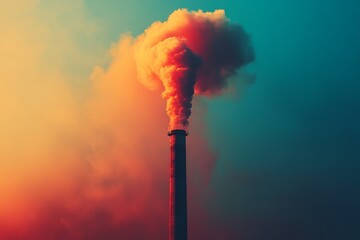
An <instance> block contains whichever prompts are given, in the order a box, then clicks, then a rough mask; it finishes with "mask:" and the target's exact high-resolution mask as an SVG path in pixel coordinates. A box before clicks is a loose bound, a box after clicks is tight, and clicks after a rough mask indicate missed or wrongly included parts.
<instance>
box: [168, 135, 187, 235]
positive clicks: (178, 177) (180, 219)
mask: <svg viewBox="0 0 360 240" xmlns="http://www.w3.org/2000/svg"><path fill="white" fill-rule="evenodd" d="M168 135H169V136H170V189H169V190H170V195H169V197H170V206H169V207H170V213H169V240H187V203H186V201H187V200H186V136H187V133H186V131H185V130H179V129H176V130H171V131H169V133H168Z"/></svg>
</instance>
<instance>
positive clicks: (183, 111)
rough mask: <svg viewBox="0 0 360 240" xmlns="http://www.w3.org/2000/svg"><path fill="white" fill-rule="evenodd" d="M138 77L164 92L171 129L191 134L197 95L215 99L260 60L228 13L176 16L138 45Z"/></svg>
mask: <svg viewBox="0 0 360 240" xmlns="http://www.w3.org/2000/svg"><path fill="white" fill-rule="evenodd" d="M134 49H135V60H136V64H137V72H138V77H139V78H140V80H141V81H142V82H143V83H144V84H145V85H146V86H148V87H149V88H150V89H157V88H159V87H161V83H162V85H163V87H164V91H163V93H162V97H163V98H164V99H166V100H167V108H166V110H167V114H168V116H169V118H170V123H169V128H170V129H172V128H178V127H181V128H186V127H187V126H188V124H189V121H188V118H189V116H190V114H191V106H192V105H191V101H192V98H193V95H194V92H195V94H197V95H205V96H213V95H216V94H220V93H221V92H222V90H223V89H224V88H225V87H226V86H227V79H228V78H229V77H231V76H233V75H234V74H235V73H236V70H237V69H239V68H240V67H242V66H245V65H246V64H248V63H250V62H252V61H253V60H254V58H255V57H254V51H253V48H252V47H251V44H250V39H249V36H248V35H247V33H246V32H245V31H244V30H243V28H242V27H241V26H240V25H238V24H234V23H231V22H230V21H229V19H227V18H226V16H225V12H224V10H216V11H214V12H203V11H201V10H199V11H197V12H194V11H192V12H189V11H188V10H186V9H179V10H177V11H174V12H173V13H172V14H171V15H170V16H169V18H168V20H167V21H165V22H155V23H153V24H152V25H151V26H150V27H149V28H148V29H146V30H145V32H144V33H143V34H142V35H140V36H139V37H138V38H137V39H136V41H135V44H134Z"/></svg>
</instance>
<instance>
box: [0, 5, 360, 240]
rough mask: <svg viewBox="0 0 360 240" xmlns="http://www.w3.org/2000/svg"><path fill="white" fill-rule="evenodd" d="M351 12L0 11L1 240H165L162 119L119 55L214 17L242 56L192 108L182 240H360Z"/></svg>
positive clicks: (355, 36)
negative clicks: (222, 20) (177, 24)
mask: <svg viewBox="0 0 360 240" xmlns="http://www.w3.org/2000/svg"><path fill="white" fill-rule="evenodd" d="M359 7H360V6H359V3H356V1H351V0H347V1H336V0H334V1H321V0H318V1H297V0H296V1H291V2H289V1H285V0H277V1H271V2H270V1H260V0H258V1H250V0H246V1H188V0H186V1H185V0H183V1H179V0H175V1H169V2H166V3H165V2H164V1H160V0H156V1H155V0H152V1H140V0H131V1H128V0H121V1H116V0H108V1H95V0H75V1H70V0H65V1H55V0H50V1H44V0H15V1H11V2H10V1H1V2H0V34H1V35H0V36H1V37H0V52H1V53H2V54H1V57H0V64H1V66H2V70H1V71H0V192H1V195H0V238H1V239H4V240H10V239H11V240H13V239H15V240H16V239H29V240H33V239H34V240H35V239H49V240H58V239H59V240H60V239H71V240H72V239H74V240H82V239H87V240H98V239H101V240H112V239H132V240H137V239H144V240H146V239H159V240H162V239H164V240H165V239H167V214H168V213H167V210H168V205H167V200H168V192H167V191H168V163H169V162H168V157H169V149H168V148H169V146H168V141H169V139H168V137H167V135H166V132H167V125H168V117H167V116H166V111H165V101H164V100H163V99H162V98H161V91H149V90H148V89H147V88H146V87H145V86H143V85H142V84H141V82H140V81H138V79H137V73H136V64H135V62H134V56H133V52H132V51H131V46H132V42H133V41H134V38H136V36H138V35H140V34H141V33H142V32H143V31H144V30H145V29H146V28H147V27H149V26H150V25H151V24H152V23H153V22H154V21H165V20H166V19H167V17H168V16H169V15H170V14H171V13H172V12H173V11H174V10H176V9H179V8H187V9H189V10H194V11H197V10H199V9H202V10H204V11H214V10H216V9H224V10H225V13H226V16H227V17H228V18H229V19H230V20H231V21H232V22H234V23H237V24H241V25H242V27H243V28H244V29H245V31H246V32H247V33H248V34H249V35H250V37H251V41H252V45H253V48H254V50H255V55H256V59H255V61H254V62H253V63H251V64H249V65H248V66H247V67H246V69H244V72H239V73H238V75H237V76H235V77H233V79H231V82H232V83H231V85H230V86H229V91H226V92H225V94H223V95H221V96H217V97H211V98H208V97H195V98H194V100H193V103H194V105H193V108H192V115H191V116H190V125H189V132H190V134H189V136H188V138H187V141H188V142H187V144H188V145H187V147H188V152H187V157H188V159H187V160H188V193H189V195H188V204H189V209H188V211H189V219H188V223H189V239H209V240H224V239H226V240H233V239H234V240H238V239H241V240H258V239H259V240H260V239H261V240H262V239H267V240H273V239H274V240H275V239H295V240H297V239H299V240H302V239H307V240H313V239H314V240H318V239H327V240H332V239H348V240H352V239H359V238H360V230H359V228H358V226H359V224H360V220H359V217H358V216H359V214H360V207H359V204H358V203H359V201H360V188H359V186H360V177H359V175H358V169H359V168H360V164H359V162H358V160H359V159H360V146H359V142H360V141H359V138H360V127H359V124H358V123H359V122H360V114H359V110H358V109H359V107H360V95H359V90H360V83H359V82H358V80H359V79H360V68H359V62H360V46H359V42H360V32H359V31H358V30H357V28H356V23H358V22H359V21H360V16H359V14H358V13H357V9H358V8H359ZM249 75H250V76H251V78H254V76H255V81H254V82H253V83H252V84H250V85H248V86H246V87H244V86H243V84H242V81H241V79H242V78H244V76H245V78H246V77H247V76H249ZM234 89H236V90H234Z"/></svg>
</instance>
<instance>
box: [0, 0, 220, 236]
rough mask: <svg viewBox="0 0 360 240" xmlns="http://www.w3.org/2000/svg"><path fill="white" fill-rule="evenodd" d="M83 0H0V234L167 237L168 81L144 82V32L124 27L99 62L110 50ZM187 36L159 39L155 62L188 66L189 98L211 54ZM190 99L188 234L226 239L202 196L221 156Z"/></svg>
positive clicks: (184, 71) (184, 75) (182, 76)
mask: <svg viewBox="0 0 360 240" xmlns="http://www.w3.org/2000/svg"><path fill="white" fill-rule="evenodd" d="M83 10H84V9H83V3H82V1H80V0H78V1H73V0H71V1H70V0H66V1H61V2H56V3H55V2H51V4H49V5H46V3H45V1H37V0H33V1H32V0H29V1H26V4H25V3H23V1H21V0H14V1H11V2H10V1H9V2H0V12H1V14H0V15H1V20H2V21H0V32H1V33H4V34H1V36H2V37H1V38H0V52H3V53H4V54H3V55H2V57H1V58H0V64H1V66H2V69H1V71H0V135H1V137H0V192H1V194H0V239H2V240H23V239H27V240H38V239H47V240H64V239H69V240H84V239H86V240H99V239H104V240H105V239H106V240H110V239H131V240H150V239H159V240H164V239H167V216H168V214H167V212H168V208H167V206H168V156H169V152H168V138H167V136H166V126H167V123H168V120H167V117H166V114H164V108H165V103H164V101H163V100H162V99H161V98H160V97H159V93H160V91H149V90H148V89H147V88H146V87H144V85H143V84H141V82H140V81H138V80H137V76H138V74H139V73H138V72H137V70H138V62H137V60H138V57H136V56H135V53H136V54H138V52H137V51H134V42H135V44H136V46H137V47H138V45H137V42H138V41H139V39H140V38H141V37H140V38H139V39H137V40H134V38H133V37H131V36H123V37H121V39H120V40H119V41H118V43H116V44H115V45H114V47H112V48H111V59H110V61H109V62H108V65H107V67H106V68H105V67H100V66H98V67H95V68H93V66H94V65H96V64H98V63H99V62H101V63H102V62H105V60H103V59H102V58H101V57H99V55H100V56H101V52H103V51H105V50H104V49H99V48H98V47H97V46H98V42H97V41H96V40H97V38H96V36H97V34H99V33H98V32H97V26H96V23H94V22H93V21H91V20H90V19H88V18H87V17H86V14H84V11H83ZM180 12H184V11H183V10H181V11H180ZM189 14H190V13H189ZM190 15H194V13H191V14H190ZM195 15H196V14H195ZM24 19H26V21H24ZM60 19H61V21H60ZM45 20H46V21H45ZM74 23H76V24H74ZM155 25H156V24H155ZM59 42H61V44H59ZM84 42H86V44H85V45H86V47H83V46H84ZM189 44H190V42H189ZM189 44H188V42H186V41H182V40H181V39H180V38H167V40H166V41H164V43H163V44H160V45H159V46H158V47H156V48H154V49H157V51H160V50H161V51H162V49H160V48H166V50H165V52H167V53H168V54H165V55H164V56H165V59H157V60H156V62H157V63H158V64H160V65H161V64H163V63H164V62H168V61H170V62H171V61H172V63H171V64H172V65H173V66H174V68H180V69H181V70H179V72H178V74H179V79H182V80H183V81H185V80H186V81H187V84H186V88H190V87H191V88H190V90H189V92H187V90H186V91H185V90H184V91H183V92H184V95H183V97H184V98H187V99H186V101H185V102H186V103H187V104H190V103H191V97H188V96H190V95H191V96H192V93H191V91H195V92H196V91H198V90H197V87H196V84H198V83H199V81H200V80H199V79H200V78H199V76H200V75H199V74H200V72H201V69H202V68H203V67H204V66H205V64H210V63H206V62H205V61H204V59H203V58H202V57H201V56H200V54H199V53H197V52H196V51H195V49H197V48H194V47H192V45H191V44H190V45H189ZM193 44H194V43H193ZM89 49H90V50H89ZM204 51H205V50H204ZM175 53H177V54H175ZM174 54H175V55H176V57H174V58H173V60H170V59H167V58H169V57H170V56H174ZM153 62H155V61H153ZM182 68H186V69H182ZM165 70H166V68H164V69H163V70H162V71H164V73H163V74H164V75H166V74H172V73H171V72H170V73H168V72H166V71H165ZM194 76H196V79H195V77H194ZM142 80H144V79H143V78H142ZM151 80H152V79H151ZM195 80H196V81H195ZM152 82H153V83H154V84H159V83H160V84H161V82H160V81H159V82H157V81H152ZM148 84H150V82H149V83H148ZM194 84H195V85H194ZM180 86H183V85H180ZM191 89H193V90H191ZM209 89H210V88H209ZM211 89H213V90H214V88H211ZM219 90H220V88H219ZM220 91H221V90H220ZM203 92H204V93H205V92H206V91H203ZM210 92H211V93H212V94H213V92H212V91H210V90H209V93H210ZM216 92H218V90H217V91H216ZM171 94H173V93H172V92H171V91H170V92H167V93H166V95H167V96H169V97H171V96H172V95H171ZM175 100H176V99H175ZM182 103H183V102H179V104H182ZM194 104H195V105H196V106H195V107H194V111H195V114H194V117H193V119H192V124H193V126H194V129H193V130H192V133H191V138H189V139H188V140H189V141H188V142H189V148H188V153H189V158H188V159H189V162H188V167H189V172H188V173H189V174H188V179H189V189H188V191H189V198H190V199H192V200H191V201H189V210H190V211H189V232H190V234H191V236H193V237H194V238H195V239H200V238H204V237H205V238H206V239H218V238H217V237H216V235H214V234H213V233H214V231H215V229H216V228H213V227H212V224H213V223H212V220H211V216H210V215H209V213H208V210H207V208H206V207H205V206H204V202H205V201H206V199H208V194H207V192H208V189H207V186H209V183H210V182H211V177H210V176H211V171H212V169H213V167H214V164H215V159H216V155H215V154H214V152H213V151H211V149H210V147H209V145H208V141H207V140H206V137H205V131H206V128H205V126H204V119H203V118H204V115H205V110H204V109H205V107H204V106H203V105H202V103H201V101H200V100H198V99H197V100H196V101H194ZM139 109H141V111H140V110H139ZM182 111H184V114H185V113H186V111H187V110H185V109H184V110H182ZM188 114H190V112H188ZM176 121H180V120H176ZM181 124H183V123H181ZM212 229H213V230H212Z"/></svg>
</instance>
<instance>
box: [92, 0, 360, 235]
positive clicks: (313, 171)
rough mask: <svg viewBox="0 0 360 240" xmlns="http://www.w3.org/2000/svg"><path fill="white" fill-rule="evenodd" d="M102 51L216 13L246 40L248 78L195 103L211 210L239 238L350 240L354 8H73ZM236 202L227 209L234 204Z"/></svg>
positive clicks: (304, 4)
mask: <svg viewBox="0 0 360 240" xmlns="http://www.w3.org/2000/svg"><path fill="white" fill-rule="evenodd" d="M85 5H86V9H87V11H88V12H87V14H89V15H90V16H91V17H94V18H96V19H97V20H98V21H99V23H100V24H102V25H103V26H104V29H106V30H105V32H104V33H103V34H104V35H103V39H102V40H101V44H102V45H103V47H104V48H107V47H108V46H109V44H110V43H111V42H115V41H117V39H118V37H119V35H120V34H122V33H125V32H131V33H132V34H133V35H138V34H139V33H141V32H142V31H143V30H144V29H145V28H146V27H147V26H148V25H149V24H150V23H151V22H153V21H155V20H165V19H166V17H167V16H168V15H169V14H170V13H171V12H172V11H173V10H175V9H177V8H188V9H190V10H198V9H203V10H205V11H213V10H215V9H219V8H222V9H225V11H226V15H227V16H228V18H230V19H231V20H232V21H234V22H237V23H240V24H241V25H243V27H244V28H245V30H246V31H247V32H248V33H249V34H250V35H251V37H252V41H253V46H254V48H255V52H256V61H255V62H254V63H253V64H251V66H249V68H248V71H250V72H253V73H255V74H256V82H255V84H253V85H252V86H250V87H249V88H248V89H247V90H246V91H245V94H244V95H242V96H241V97H218V98H215V99H211V100H206V102H207V104H208V106H209V107H208V112H207V115H206V121H207V122H206V124H207V128H208V130H209V137H210V139H211V145H212V146H213V148H214V150H215V151H216V153H217V155H218V158H219V159H218V161H217V163H216V168H215V170H214V174H213V177H212V185H213V187H214V189H216V194H215V196H214V198H213V199H212V200H211V201H209V207H210V208H211V209H212V214H214V215H215V216H216V217H218V218H227V219H232V222H231V223H229V225H231V224H233V225H234V226H233V229H237V230H238V231H239V232H241V234H239V235H236V234H235V233H234V235H233V236H234V238H233V239H239V238H237V237H236V236H242V238H241V239H249V240H255V239H307V240H310V239H349V240H350V239H359V237H360V231H359V229H358V226H359V224H360V221H359V217H358V216H359V214H360V208H359V205H358V203H359V201H360V190H359V184H360V177H359V175H358V169H359V167H360V164H359V162H358V161H359V159H360V150H359V149H360V145H359V142H360V127H359V122H360V113H359V107H360V95H359V90H360V83H359V79H360V68H359V63H360V46H359V43H360V31H359V30H358V27H357V25H358V23H359V22H360V15H359V14H358V9H359V8H360V4H359V3H357V2H356V1H320V0H319V1H285V0H276V1H189V0H186V1H168V2H166V3H165V2H164V1H160V0H157V1H155V0H154V1H138V0H132V1H116V0H109V1H106V4H104V2H102V1H95V0H87V1H85ZM235 206H236V207H235Z"/></svg>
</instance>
